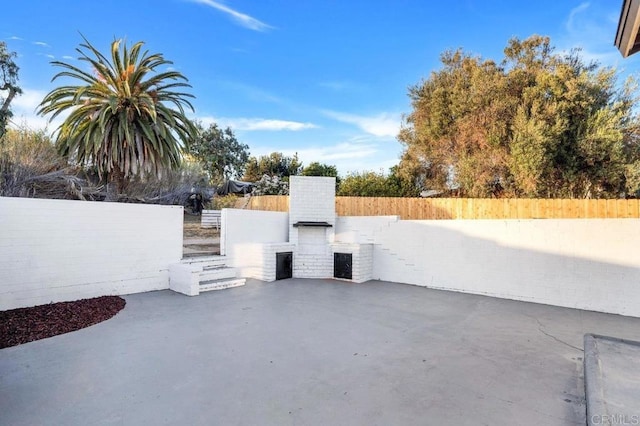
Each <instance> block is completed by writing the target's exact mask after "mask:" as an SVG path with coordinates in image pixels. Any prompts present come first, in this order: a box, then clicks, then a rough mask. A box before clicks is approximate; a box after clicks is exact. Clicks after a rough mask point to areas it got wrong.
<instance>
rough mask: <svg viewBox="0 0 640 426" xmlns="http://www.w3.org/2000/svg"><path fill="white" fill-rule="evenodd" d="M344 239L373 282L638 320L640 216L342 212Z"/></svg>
mask: <svg viewBox="0 0 640 426" xmlns="http://www.w3.org/2000/svg"><path fill="white" fill-rule="evenodd" d="M372 237H373V238H372ZM343 239H345V240H347V241H345V242H355V243H357V242H360V243H367V242H373V243H374V270H373V278H374V279H381V280H386V281H395V282H402V283H408V284H415V285H420V286H427V287H432V288H440V289H445V290H453V291H460V292H467V293H476V294H484V295H488V296H494V297H501V298H507V299H515V300H525V301H530V302H537V303H545V304H550V305H557V306H566V307H571V308H580V309H587V310H593V311H601V312H609V313H617V314H622V315H630V316H636V317H640V256H639V255H638V249H637V247H638V242H639V241H640V220H636V219H558V220H554V219H545V220H536V219H531V220H452V221H445V220H442V221H395V220H393V218H387V219H386V220H385V219H384V218H378V219H375V220H374V219H372V218H357V217H349V218H343V217H339V218H338V220H337V223H336V242H341V241H343ZM372 239H373V241H372Z"/></svg>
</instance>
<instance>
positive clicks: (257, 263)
mask: <svg viewBox="0 0 640 426" xmlns="http://www.w3.org/2000/svg"><path fill="white" fill-rule="evenodd" d="M237 249H238V251H239V252H242V253H243V254H244V255H243V259H244V260H243V262H242V266H240V267H238V273H239V275H241V276H242V277H245V278H255V279H257V280H261V281H266V282H271V281H275V280H276V253H286V252H294V251H295V246H294V245H293V244H291V243H259V244H239V245H238V246H237ZM294 257H295V254H294Z"/></svg>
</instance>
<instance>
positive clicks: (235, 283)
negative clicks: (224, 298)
mask: <svg viewBox="0 0 640 426" xmlns="http://www.w3.org/2000/svg"><path fill="white" fill-rule="evenodd" d="M246 281H247V280H245V279H244V278H235V279H222V280H211V281H205V282H201V283H200V293H202V292H203V291H212V290H224V289H226V288H232V287H239V286H242V285H245V283H246Z"/></svg>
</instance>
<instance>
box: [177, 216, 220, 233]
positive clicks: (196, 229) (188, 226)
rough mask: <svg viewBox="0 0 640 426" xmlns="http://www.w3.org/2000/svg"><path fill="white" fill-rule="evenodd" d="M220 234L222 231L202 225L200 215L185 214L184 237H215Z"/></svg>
mask: <svg viewBox="0 0 640 426" xmlns="http://www.w3.org/2000/svg"><path fill="white" fill-rule="evenodd" d="M219 236H220V231H218V230H216V229H215V228H202V227H200V216H194V215H190V214H185V215H184V233H183V238H214V237H219Z"/></svg>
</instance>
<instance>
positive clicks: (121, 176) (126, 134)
mask: <svg viewBox="0 0 640 426" xmlns="http://www.w3.org/2000/svg"><path fill="white" fill-rule="evenodd" d="M84 40H85V43H83V44H81V45H80V47H79V48H77V49H76V50H77V52H78V53H79V54H80V57H79V60H80V61H82V62H84V63H87V64H88V65H89V66H90V68H91V69H92V72H91V71H89V72H88V71H85V70H82V69H80V68H78V67H76V66H74V65H71V64H67V63H64V62H60V61H53V62H52V64H53V65H55V66H58V67H61V68H62V69H63V71H61V72H59V73H58V74H56V75H55V76H54V78H53V79H54V80H57V79H59V78H69V79H71V80H74V81H77V82H78V84H77V85H64V86H60V87H58V88H56V89H54V90H52V91H51V92H50V93H48V94H47V95H46V96H45V98H44V100H43V101H42V103H41V104H40V107H39V113H40V114H51V119H53V118H55V117H56V116H57V115H59V114H61V113H63V112H67V111H69V115H68V117H67V118H66V119H65V120H64V122H63V123H62V125H61V126H60V127H59V129H58V131H57V141H56V146H57V148H58V150H59V152H60V153H61V154H63V155H64V156H65V157H67V158H69V159H70V160H71V161H75V162H77V163H79V164H82V165H93V166H95V167H96V168H97V170H98V172H99V173H100V175H101V177H102V176H106V177H107V179H108V181H110V182H114V183H115V184H116V188H117V191H118V193H121V192H122V191H123V189H124V187H125V185H126V182H127V181H128V180H129V179H130V178H131V177H132V176H136V175H138V174H155V175H156V176H158V175H160V174H161V173H162V171H163V170H165V169H171V168H176V167H177V166H178V165H179V164H180V159H181V146H182V144H186V143H188V141H189V140H191V139H193V138H194V137H195V135H196V128H195V126H194V125H193V123H192V122H191V121H190V120H189V119H188V118H187V117H186V115H185V106H187V107H189V108H190V109H191V110H192V111H193V106H192V105H191V103H190V102H189V101H188V100H187V98H192V97H193V95H191V94H188V93H183V92H180V91H176V89H178V90H181V89H183V88H185V87H191V86H190V85H189V84H187V83H186V81H187V79H186V78H185V77H184V76H183V75H182V74H180V73H179V72H177V71H164V72H159V71H158V69H159V68H160V67H165V66H167V65H169V64H171V63H172V62H170V61H168V60H166V59H164V57H163V56H162V55H161V54H149V52H148V51H144V52H143V51H142V50H141V49H142V47H143V45H144V43H143V42H138V43H135V44H134V45H133V46H132V47H131V48H127V46H126V45H125V46H124V47H121V45H122V40H115V41H114V42H113V43H111V57H110V58H108V57H106V56H105V55H103V54H102V53H100V52H99V51H98V50H96V49H95V48H94V47H93V46H92V45H91V44H90V43H89V42H88V41H87V40H86V39H84Z"/></svg>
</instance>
